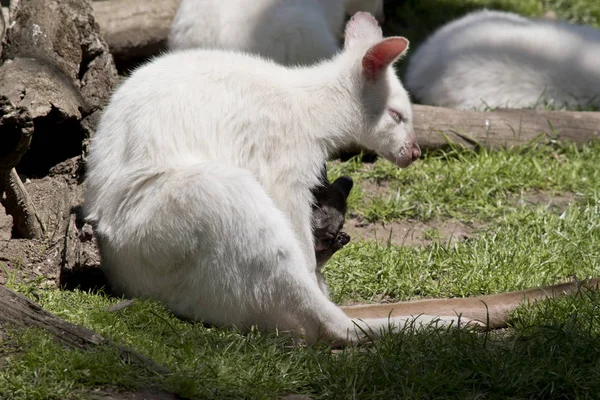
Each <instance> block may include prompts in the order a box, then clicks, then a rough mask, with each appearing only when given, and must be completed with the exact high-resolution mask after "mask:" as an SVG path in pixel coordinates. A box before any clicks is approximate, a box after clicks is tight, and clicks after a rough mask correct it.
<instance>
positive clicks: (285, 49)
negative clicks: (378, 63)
mask: <svg viewBox="0 0 600 400" xmlns="http://www.w3.org/2000/svg"><path fill="white" fill-rule="evenodd" d="M345 11H346V12H348V13H349V14H350V15H354V13H356V12H357V11H368V12H371V13H373V14H375V16H376V17H379V18H381V19H382V18H383V0H252V1H247V0H228V1H225V0H182V1H181V3H180V5H179V9H178V11H177V14H176V16H175V19H174V21H173V25H172V29H171V35H170V37H169V47H170V48H172V49H189V48H197V47H200V48H214V49H227V50H236V51H242V52H248V53H253V54H259V55H262V56H263V57H267V58H271V59H273V60H275V61H276V62H278V63H280V64H284V65H297V64H303V65H307V64H313V63H315V62H318V61H320V60H322V59H326V58H331V57H332V56H333V55H334V54H335V53H336V52H337V51H338V48H339V46H338V37H339V36H340V35H341V33H342V29H343V24H344V16H345Z"/></svg>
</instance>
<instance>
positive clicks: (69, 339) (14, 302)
mask: <svg viewBox="0 0 600 400" xmlns="http://www.w3.org/2000/svg"><path fill="white" fill-rule="evenodd" d="M3 324H8V325H10V326H16V327H33V328H41V329H44V330H45V331H46V332H48V333H50V334H51V335H52V336H53V337H54V338H56V339H57V340H58V341H59V342H60V343H62V344H64V345H66V346H69V347H71V348H75V349H79V350H87V349H90V348H93V347H96V346H102V345H107V344H110V341H109V340H108V339H106V338H104V337H103V336H101V335H99V334H97V333H96V332H94V331H91V330H89V329H87V328H84V327H82V326H79V325H75V324H72V323H70V322H68V321H65V320H63V319H61V318H59V317H57V316H56V315H54V314H52V313H49V312H48V311H45V310H44V309H42V308H41V307H40V306H39V305H37V304H35V303H33V302H32V301H30V300H29V299H27V298H26V297H24V296H22V295H20V294H18V293H15V292H13V291H12V290H10V289H8V288H6V287H5V286H3V285H0V327H1V326H2V325H3ZM116 347H117V348H118V350H119V353H120V355H121V358H123V359H124V360H125V361H127V362H131V363H135V364H139V365H143V366H144V367H146V368H148V369H150V370H151V371H154V372H157V373H161V374H164V373H168V370H167V369H166V368H164V367H162V366H160V365H157V364H156V363H154V361H152V360H150V359H149V358H147V357H145V356H143V355H141V354H139V353H137V352H135V351H133V350H131V349H129V348H127V347H124V346H121V345H118V344H116Z"/></svg>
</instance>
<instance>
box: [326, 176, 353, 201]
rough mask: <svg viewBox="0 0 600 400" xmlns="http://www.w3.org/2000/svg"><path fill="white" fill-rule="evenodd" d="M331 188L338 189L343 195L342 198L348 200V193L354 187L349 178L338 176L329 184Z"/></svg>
mask: <svg viewBox="0 0 600 400" xmlns="http://www.w3.org/2000/svg"><path fill="white" fill-rule="evenodd" d="M331 186H332V187H336V188H338V189H339V190H340V191H341V192H342V193H343V195H344V197H345V198H348V196H349V195H350V191H351V190H352V187H353V186H354V181H353V180H352V178H350V177H349V176H340V177H339V178H337V179H336V180H335V182H333V183H332V184H331Z"/></svg>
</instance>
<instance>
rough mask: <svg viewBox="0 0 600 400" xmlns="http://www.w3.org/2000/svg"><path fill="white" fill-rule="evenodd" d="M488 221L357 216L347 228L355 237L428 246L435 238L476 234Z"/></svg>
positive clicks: (447, 239)
mask: <svg viewBox="0 0 600 400" xmlns="http://www.w3.org/2000/svg"><path fill="white" fill-rule="evenodd" d="M483 226H484V225H483V224H479V223H471V224H467V223H464V222H461V221H457V220H440V219H435V220H432V221H428V222H422V221H417V220H405V221H394V222H390V223H385V224H384V223H382V222H374V223H364V222H361V221H360V220H358V219H356V218H350V219H347V220H346V225H345V226H344V230H345V231H346V232H347V233H348V234H349V235H350V237H351V238H352V240H353V241H355V240H358V239H364V240H376V241H378V242H382V243H390V244H393V245H399V246H426V245H429V244H431V243H432V242H433V241H434V240H438V241H441V242H443V243H447V244H450V245H452V244H453V243H455V242H456V241H462V240H467V239H470V238H472V237H473V236H474V235H475V232H476V231H477V230H478V229H481V228H482V227H483Z"/></svg>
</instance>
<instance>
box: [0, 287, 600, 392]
mask: <svg viewBox="0 0 600 400" xmlns="http://www.w3.org/2000/svg"><path fill="white" fill-rule="evenodd" d="M37 294H38V296H40V299H41V302H42V304H44V306H45V307H47V308H49V309H54V310H55V311H62V312H61V314H62V316H63V317H66V318H68V319H70V320H73V321H75V322H78V323H82V324H85V325H87V326H90V327H92V328H94V329H96V330H98V331H99V332H101V333H103V334H104V335H107V336H110V337H112V338H113V339H115V340H118V341H120V342H123V343H127V344H129V345H131V346H132V347H135V348H136V349H137V350H138V351H141V352H143V353H144V354H146V355H149V356H151V357H152V358H153V359H154V360H155V361H157V362H158V363H160V364H162V365H164V366H166V367H168V368H169V369H170V370H171V371H172V374H170V375H168V376H160V375H155V374H152V373H150V372H148V371H144V370H142V369H140V368H138V367H134V366H131V365H127V364H124V363H123V362H122V361H120V360H119V359H118V356H117V353H116V351H115V350H114V349H113V348H111V347H103V348H99V349H97V350H92V351H87V352H79V351H73V350H67V349H65V348H63V347H61V346H59V345H57V344H56V343H54V342H53V341H52V340H50V339H49V338H48V337H47V336H46V335H45V334H43V333H41V332H39V331H27V332H25V333H23V332H21V333H20V334H19V335H13V336H12V338H13V339H14V340H15V342H16V343H15V344H13V345H12V347H13V349H12V351H13V352H14V350H15V347H16V349H17V350H18V351H20V352H22V353H23V354H21V355H15V356H12V357H11V358H9V361H8V365H5V369H4V370H3V372H2V374H1V375H0V395H1V397H2V398H3V399H4V398H6V399H11V398H26V399H66V398H88V397H87V396H89V392H86V391H85V388H86V387H94V386H112V387H119V388H121V389H129V390H133V389H136V388H140V387H144V386H146V385H153V386H158V387H161V388H163V389H165V390H171V391H175V392H177V393H179V394H180V395H182V396H185V397H190V398H203V399H204V398H264V399H269V398H276V397H277V396H278V395H283V394H286V393H304V394H309V395H311V396H313V397H314V398H318V399H336V398H339V399H347V398H366V399H380V398H422V399H430V398H449V399H453V398H460V399H465V398H466V399H474V398H486V399H503V398H549V399H550V398H556V399H558V398H569V399H575V398H595V397H596V394H597V393H598V390H599V389H600V369H599V368H598V361H599V360H600V341H599V339H600V335H599V334H600V323H599V320H598V306H599V305H600V299H599V298H597V295H596V294H595V293H586V295H584V296H583V297H582V298H575V299H573V298H569V299H564V300H562V301H555V302H552V303H546V304H542V305H539V306H536V307H530V308H527V309H523V310H521V311H520V312H519V314H518V316H517V318H516V319H515V320H513V327H512V328H511V329H510V330H509V331H508V332H491V333H488V334H474V333H470V332H465V331H444V330H432V331H430V332H428V333H427V334H410V333H409V332H407V333H401V334H396V335H389V336H386V337H384V338H383V339H381V340H379V341H378V342H376V343H375V344H374V345H373V346H371V347H363V348H358V349H344V350H342V351H339V352H332V351H331V349H330V348H328V347H327V346H324V345H316V346H312V347H309V348H304V347H297V346H293V345H292V344H291V342H290V340H289V339H288V338H285V337H276V336H274V335H268V336H263V335H259V334H251V335H246V336H243V335H239V334H237V333H235V332H232V331H229V330H219V329H210V328H206V327H204V326H202V325H200V324H192V323H186V322H183V321H181V320H178V319H176V318H174V317H173V316H171V315H170V314H169V313H168V312H166V310H164V309H163V308H162V307H161V306H159V305H157V304H156V303H153V302H148V301H140V302H138V303H137V304H135V305H133V306H131V307H130V308H128V309H125V310H124V311H122V312H120V313H117V314H112V313H109V312H107V311H103V307H104V306H107V305H108V304H109V303H111V302H112V301H110V300H107V299H106V298H103V297H101V296H91V295H86V294H83V293H81V292H63V293H60V294H58V293H56V292H52V291H40V292H38V293H37ZM4 343H6V342H4ZM0 349H2V347H0Z"/></svg>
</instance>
